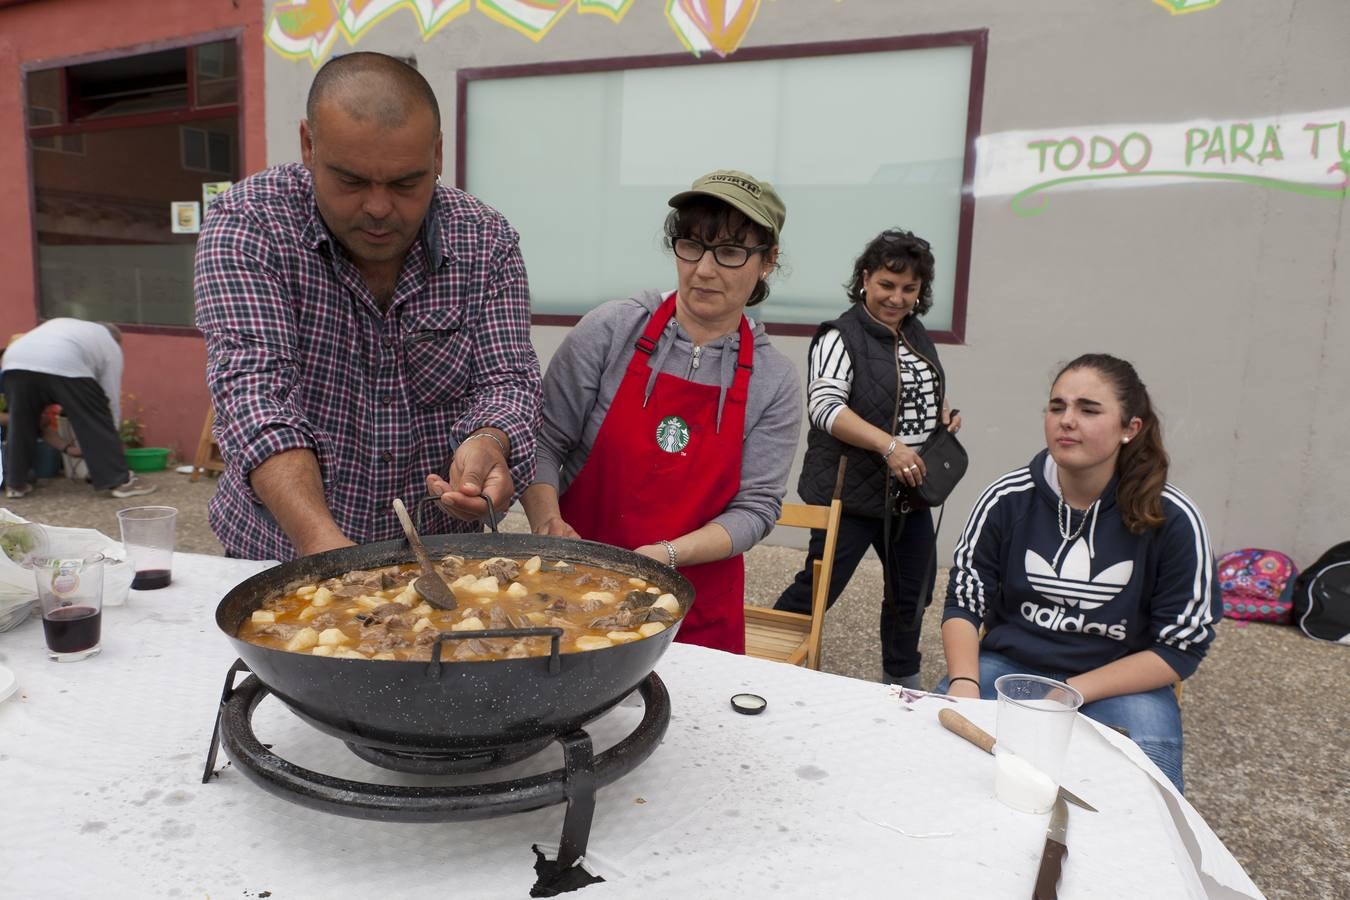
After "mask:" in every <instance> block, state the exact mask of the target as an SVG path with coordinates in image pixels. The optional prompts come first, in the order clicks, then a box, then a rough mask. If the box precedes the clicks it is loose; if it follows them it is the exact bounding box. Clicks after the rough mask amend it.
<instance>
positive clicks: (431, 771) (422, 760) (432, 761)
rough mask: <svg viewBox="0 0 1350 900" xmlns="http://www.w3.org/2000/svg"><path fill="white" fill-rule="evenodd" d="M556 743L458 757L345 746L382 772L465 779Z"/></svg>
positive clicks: (493, 749) (531, 743)
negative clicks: (469, 775) (465, 776)
mask: <svg viewBox="0 0 1350 900" xmlns="http://www.w3.org/2000/svg"><path fill="white" fill-rule="evenodd" d="M553 740H554V739H553V738H543V739H542V740H537V741H526V742H524V743H520V744H508V745H506V746H501V747H489V748H487V749H484V750H466V751H463V752H459V753H455V752H447V751H441V750H426V751H423V750H413V749H406V750H390V749H388V748H384V747H369V746H367V745H365V744H357V743H354V742H352V741H344V742H343V743H345V744H346V745H347V748H348V749H350V750H351V751H352V752H353V753H355V754H356V755H357V756H359V757H361V758H362V759H364V760H365V761H366V762H368V763H374V764H375V765H377V766H379V767H380V768H382V769H391V770H393V771H395V772H407V773H408V774H411V775H466V774H471V773H474V772H485V771H487V770H488V769H498V768H501V767H502V766H507V765H510V764H511V763H513V762H519V761H520V760H522V759H528V758H529V757H531V756H534V755H535V754H536V753H538V752H539V751H541V750H543V749H544V748H545V747H547V746H548V745H549V744H551V743H553Z"/></svg>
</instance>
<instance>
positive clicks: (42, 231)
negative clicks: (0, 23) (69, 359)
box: [25, 39, 241, 326]
mask: <svg viewBox="0 0 1350 900" xmlns="http://www.w3.org/2000/svg"><path fill="white" fill-rule="evenodd" d="M238 56H239V50H238V44H237V41H236V40H234V39H227V40H221V41H212V42H208V43H199V44H195V45H189V46H181V47H170V48H165V49H160V50H155V51H152V52H149V53H141V54H133V55H124V56H116V57H113V58H107V59H99V60H96V61H91V62H80V63H73V64H68V65H63V66H56V67H45V68H41V69H32V70H29V71H27V72H25V91H26V95H27V118H28V141H29V146H30V148H31V151H32V152H31V154H30V161H31V168H30V171H31V175H32V189H33V206H34V210H35V212H36V220H35V227H36V232H37V234H36V242H35V243H36V247H37V263H38V265H37V275H38V306H39V309H38V312H39V315H40V316H42V317H43V318H51V317H56V316H72V317H76V318H81V319H97V320H103V321H112V322H119V323H124V324H133V325H137V324H139V325H169V326H190V325H191V324H192V262H193V255H194V254H195V252H196V243H197V239H196V235H195V234H175V233H174V230H173V217H172V215H171V209H172V206H171V205H172V204H173V203H182V202H195V203H201V202H202V195H203V187H202V186H203V184H205V183H211V182H221V181H237V180H238V178H239V176H240V171H241V170H240V159H239V104H238V99H239V98H238V77H239V76H238Z"/></svg>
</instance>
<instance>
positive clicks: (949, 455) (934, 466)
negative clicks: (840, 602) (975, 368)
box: [882, 409, 970, 628]
mask: <svg viewBox="0 0 1350 900" xmlns="http://www.w3.org/2000/svg"><path fill="white" fill-rule="evenodd" d="M958 412H960V410H955V409H954V410H952V412H951V417H952V418H955V417H956V414H957V413H958ZM919 457H920V458H921V459H922V460H923V465H924V476H923V481H921V482H920V483H919V484H918V485H916V486H914V487H910V486H909V485H907V484H905V483H904V482H900V483H899V486H898V488H896V490H895V493H894V494H892V495H891V497H890V498H888V499H889V503H888V505H887V510H886V524H885V526H884V528H883V531H884V534H883V538H882V540H883V541H884V543H885V547H886V559H885V561H884V571H885V579H886V590H887V591H889V590H891V579H890V566H891V561H890V554H891V519H892V518H898V519H899V520H900V521H899V524H898V525H897V526H896V527H897V528H901V529H903V528H904V527H905V518H906V517H907V516H908V515H909V514H910V513H911V512H914V511H916V510H925V509H931V508H933V507H934V506H940V507H942V511H941V512H939V513H938V520H937V524H936V525H934V526H933V553H932V555H931V556H930V557H929V561H928V569H927V571H926V572H924V576H923V580H922V581H920V582H919V584H920V585H921V587H920V591H921V592H925V591H926V592H927V594H928V596H926V597H925V596H922V595H921V596H920V597H919V599H918V602H916V603H915V604H914V618H913V619H911V620H910V627H911V628H913V627H914V626H915V625H916V624H917V623H918V621H919V618H920V617H921V616H922V615H923V611H924V609H925V608H927V606H928V604H929V603H930V602H931V601H932V599H933V598H932V589H931V588H929V587H928V583H929V582H928V580H929V579H930V578H932V577H933V572H934V570H935V569H936V568H937V538H938V532H939V531H940V530H941V529H942V515H943V513H945V512H946V509H947V507H946V503H947V498H948V497H949V496H951V493H952V491H953V490H954V489H955V488H956V485H957V483H958V482H960V481H961V479H962V477H964V476H965V474H966V468H967V467H968V466H969V464H970V458H969V457H968V456H967V455H966V448H964V447H962V446H961V442H960V441H958V440H957V439H956V435H955V434H953V433H952V432H950V431H948V430H947V429H946V427H945V426H943V425H942V424H941V423H939V424H938V427H937V428H936V429H935V430H934V431H933V433H932V434H931V435H929V437H928V440H926V441H924V444H923V446H922V447H920V448H919Z"/></svg>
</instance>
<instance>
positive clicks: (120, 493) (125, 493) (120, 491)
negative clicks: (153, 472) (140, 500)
mask: <svg viewBox="0 0 1350 900" xmlns="http://www.w3.org/2000/svg"><path fill="white" fill-rule="evenodd" d="M154 492H155V486H154V485H153V484H146V483H145V482H143V481H141V480H140V479H138V478H137V477H136V476H135V475H128V476H127V480H126V483H125V484H123V485H122V486H121V487H115V488H113V489H112V495H113V496H114V497H116V498H117V499H119V500H125V499H126V498H127V497H143V496H145V495H146V494H153V493H154Z"/></svg>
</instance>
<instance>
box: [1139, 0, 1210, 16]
mask: <svg viewBox="0 0 1350 900" xmlns="http://www.w3.org/2000/svg"><path fill="white" fill-rule="evenodd" d="M1153 2H1154V3H1156V4H1158V5H1159V6H1161V7H1162V8H1163V9H1166V10H1167V11H1168V12H1170V13H1171V14H1172V15H1174V16H1176V15H1180V14H1181V13H1188V12H1199V11H1200V10H1202V9H1213V8H1214V7H1216V6H1218V5H1219V0H1153Z"/></svg>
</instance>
